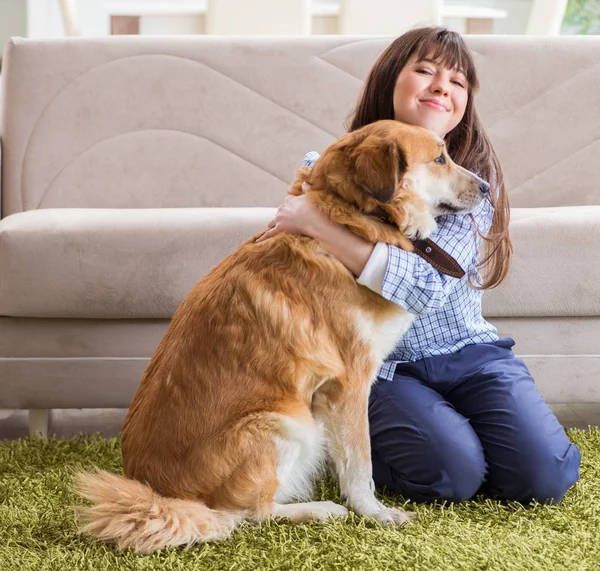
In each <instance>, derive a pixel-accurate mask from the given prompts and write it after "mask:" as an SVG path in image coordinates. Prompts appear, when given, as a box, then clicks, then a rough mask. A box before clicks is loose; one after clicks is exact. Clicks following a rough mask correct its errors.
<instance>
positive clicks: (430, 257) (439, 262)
mask: <svg viewBox="0 0 600 571" xmlns="http://www.w3.org/2000/svg"><path fill="white" fill-rule="evenodd" d="M411 242H412V243H413V246H414V247H415V254H418V255H419V256H421V258H423V259H424V260H425V261H426V262H429V263H430V264H431V265H432V266H433V267H434V268H435V269H436V270H438V271H439V272H442V273H443V274H447V275H449V276H452V277H454V278H462V277H463V276H464V275H465V270H463V269H462V268H461V267H460V264H459V263H458V262H457V261H456V260H455V259H454V258H453V257H452V256H451V255H450V254H448V252H446V250H443V249H442V248H440V247H439V246H438V245H437V244H436V243H435V242H432V241H431V240H430V239H429V238H427V239H426V240H411Z"/></svg>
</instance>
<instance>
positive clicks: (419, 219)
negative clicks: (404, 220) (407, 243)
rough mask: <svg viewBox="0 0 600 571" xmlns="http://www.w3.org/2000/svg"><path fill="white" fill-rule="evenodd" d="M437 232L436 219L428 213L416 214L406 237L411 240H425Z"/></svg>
mask: <svg viewBox="0 0 600 571" xmlns="http://www.w3.org/2000/svg"><path fill="white" fill-rule="evenodd" d="M436 230H437V222H436V221H435V218H434V217H433V216H431V214H429V213H428V212H419V213H415V214H414V216H413V217H412V220H411V223H410V224H409V225H408V227H407V229H406V232H405V233H406V237H407V238H410V239H411V240H424V239H425V238H429V236H431V234H433V233H434V232H435V231H436Z"/></svg>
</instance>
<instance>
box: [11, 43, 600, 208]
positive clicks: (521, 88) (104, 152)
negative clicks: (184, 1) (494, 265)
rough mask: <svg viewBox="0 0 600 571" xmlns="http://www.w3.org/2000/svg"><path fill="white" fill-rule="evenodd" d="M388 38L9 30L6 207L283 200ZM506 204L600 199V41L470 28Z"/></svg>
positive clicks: (481, 105) (335, 130)
mask: <svg viewBox="0 0 600 571" xmlns="http://www.w3.org/2000/svg"><path fill="white" fill-rule="evenodd" d="M391 39H392V38H381V37H378V38H364V37H363V38H352V37H347V36H307V37H298V38H266V37H254V38H250V37H245V38H244V37H219V36H197V37H196V36H194V37H191V36H186V37H143V36H142V37H108V38H100V39H85V38H68V39H55V40H43V41H40V40H23V39H13V40H11V42H9V44H8V45H7V48H6V50H5V57H4V63H3V70H2V71H3V77H2V83H3V85H2V100H3V101H2V110H3V111H2V149H3V158H2V216H7V215H9V214H12V213H15V212H20V211H23V210H31V209H38V208H67V207H89V208H159V207H203V206H208V207H225V206H277V205H278V204H280V203H281V202H282V200H283V198H284V196H285V193H286V190H287V188H288V185H289V183H290V181H291V180H292V179H293V177H294V170H295V169H296V168H298V167H299V166H300V164H301V160H302V157H303V155H304V153H305V152H307V151H309V150H316V151H322V150H323V148H325V147H326V146H327V145H328V144H329V143H331V142H332V141H333V140H334V139H335V138H337V137H338V136H340V135H341V134H342V133H343V132H344V123H345V120H346V118H347V116H348V114H349V113H350V111H351V110H352V107H353V105H354V104H355V102H356V98H357V97H358V94H359V92H360V89H361V85H362V83H363V81H364V79H365V77H366V74H367V72H368V70H369V67H370V66H371V64H372V63H373V61H374V60H375V59H376V57H377V55H378V54H379V53H380V52H381V51H382V50H383V49H384V48H385V47H386V46H387V45H388V44H389V43H390V41H391ZM466 40H467V42H468V44H469V46H470V47H471V48H472V50H473V51H474V54H475V58H476V61H477V64H478V69H479V73H480V76H481V83H482V88H481V90H480V93H479V94H477V96H476V97H477V99H476V101H477V108H478V111H479V115H480V116H481V118H482V120H483V123H484V125H485V126H486V128H487V131H488V133H489V135H490V137H491V139H492V142H493V143H494V145H495V148H496V150H497V152H498V154H499V156H500V160H501V162H502V164H503V168H504V172H505V178H506V181H507V184H508V188H509V192H510V198H511V204H512V205H513V206H521V207H529V206H559V205H580V204H599V203H600V183H599V182H598V170H597V164H598V159H597V157H598V153H599V151H600V139H599V138H598V136H599V133H600V113H599V112H598V110H599V109H600V89H599V86H600V63H599V62H600V37H554V38H544V37H528V36H466Z"/></svg>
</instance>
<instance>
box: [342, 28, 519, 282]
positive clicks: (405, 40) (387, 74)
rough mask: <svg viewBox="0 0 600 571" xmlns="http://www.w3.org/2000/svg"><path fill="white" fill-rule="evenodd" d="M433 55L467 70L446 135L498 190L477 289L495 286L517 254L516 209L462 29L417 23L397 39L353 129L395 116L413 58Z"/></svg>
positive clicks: (370, 82)
mask: <svg viewBox="0 0 600 571" xmlns="http://www.w3.org/2000/svg"><path fill="white" fill-rule="evenodd" d="M413 56H415V57H416V58H417V61H420V60H422V59H425V58H431V59H434V60H436V61H439V62H440V64H441V65H443V66H444V67H447V68H450V69H454V68H457V69H459V70H461V71H462V72H463V73H464V74H465V76H466V78H467V81H468V95H469V97H468V100H467V106H466V109H465V114H464V117H463V118H462V120H461V122H460V123H459V124H458V125H457V126H456V127H455V128H454V129H453V130H452V131H450V133H448V134H447V135H446V146H447V148H448V153H449V154H450V156H451V157H452V160H454V162H456V163H457V164H459V165H460V166H462V167H464V168H466V169H467V170H470V171H472V172H474V173H476V174H478V175H479V176H480V177H482V178H483V179H484V180H487V181H488V182H489V183H490V184H491V186H492V189H495V191H496V192H495V193H494V192H492V193H490V200H491V201H492V204H493V205H494V217H493V220H492V226H491V228H490V231H489V232H488V234H487V236H486V237H484V241H485V244H486V253H485V256H484V258H483V259H482V260H481V261H480V263H479V265H478V269H481V270H483V272H484V277H483V281H482V283H481V285H480V286H475V285H474V284H471V285H472V287H475V288H476V289H491V288H494V287H496V286H498V285H500V283H501V282H502V281H503V280H504V278H505V277H506V275H507V274H508V269H509V267H510V261H511V258H512V243H511V241H510V236H509V234H508V222H509V219H510V209H509V205H508V195H507V192H506V187H505V185H504V178H503V176H502V168H501V166H500V162H499V161H498V157H497V156H496V152H495V151H494V148H493V146H492V144H491V142H490V140H489V138H488V136H487V135H486V133H485V130H484V128H483V125H482V124H481V120H480V119H479V117H478V115H477V112H476V110H475V105H474V103H473V95H474V94H475V93H476V92H477V90H478V89H479V79H478V77H477V71H476V69H475V62H474V61H473V57H472V55H471V52H470V51H469V48H468V47H467V45H466V44H465V42H464V40H463V39H462V37H461V36H460V34H458V33H457V32H453V31H451V30H448V29H446V28H442V27H437V26H428V27H422V28H414V29H411V30H409V31H408V32H406V33H404V34H403V35H402V36H400V37H399V38H396V40H394V41H393V42H392V43H391V44H390V45H389V46H388V48H387V49H386V50H385V51H384V52H383V53H382V54H381V55H380V56H379V58H378V59H377V61H376V62H375V63H374V64H373V67H372V68H371V71H370V72H369V75H368V77H367V80H366V82H365V85H364V87H363V90H362V93H361V95H360V98H359V100H358V103H357V105H356V108H355V109H354V111H353V113H352V114H351V116H350V118H349V123H348V125H347V129H348V131H354V130H356V129H360V128H361V127H363V126H364V125H368V124H369V123H373V122H375V121H378V120H379V119H394V118H395V117H394V103H393V98H394V87H395V85H396V78H397V77H398V74H399V73H400V71H401V70H402V69H403V68H404V66H405V65H406V64H407V62H408V61H409V60H410V59H411V58H412V57H413Z"/></svg>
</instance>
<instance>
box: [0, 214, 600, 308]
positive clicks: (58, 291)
mask: <svg viewBox="0 0 600 571" xmlns="http://www.w3.org/2000/svg"><path fill="white" fill-rule="evenodd" d="M274 214H275V209H274V208H167V209H43V210H31V211H27V212H22V213H17V214H12V215H10V216H8V217H6V218H4V219H3V220H0V315H3V316H11V317H61V318H167V319H168V318H170V317H171V315H172V314H173V312H174V311H175V309H176V308H177V307H178V305H179V304H180V303H181V301H182V300H183V298H184V297H185V295H186V293H187V292H188V291H189V290H190V289H191V288H192V287H193V285H194V284H195V283H196V282H197V281H198V280H199V279H200V278H201V277H202V276H203V275H204V274H205V273H206V272H208V271H209V270H210V268H212V267H213V266H214V265H215V264H217V263H218V262H219V261H221V260H222V259H223V258H224V257H225V256H226V255H228V254H229V253H230V252H232V251H233V250H234V249H235V248H236V247H237V246H238V245H240V244H241V243H243V242H244V241H246V240H247V239H249V238H250V237H251V236H253V235H254V234H256V233H258V232H260V231H261V230H263V229H265V228H266V225H267V223H268V221H269V220H270V219H271V218H272V217H273V215H274ZM511 235H512V238H513V243H514V248H515V256H514V258H513V264H512V269H511V272H510V274H509V277H508V279H507V280H506V281H505V282H504V283H503V284H502V285H501V286H500V287H499V288H496V289H494V290H490V291H488V292H486V294H485V295H484V297H483V299H484V315H486V316H489V317H525V316H527V317H532V316H548V317H550V316H591V315H600V299H599V298H598V296H597V295H595V293H594V292H596V291H597V288H598V283H600V250H598V249H597V248H595V247H594V244H598V243H600V206H582V207H578V206H572V207H553V208H518V209H513V211H512V216H511Z"/></svg>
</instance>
